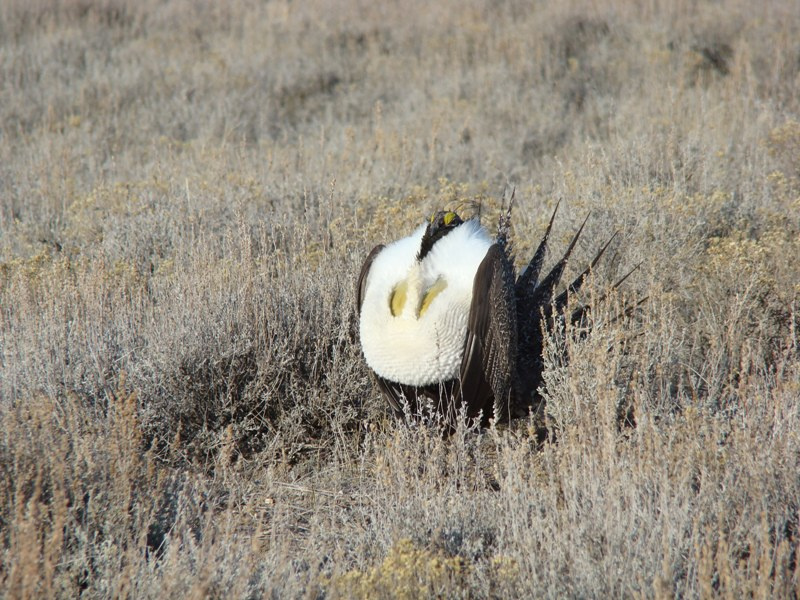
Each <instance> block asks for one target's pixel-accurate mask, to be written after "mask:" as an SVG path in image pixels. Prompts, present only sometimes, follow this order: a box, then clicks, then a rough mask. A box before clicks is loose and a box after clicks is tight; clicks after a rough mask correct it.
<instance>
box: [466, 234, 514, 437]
mask: <svg viewBox="0 0 800 600" xmlns="http://www.w3.org/2000/svg"><path fill="white" fill-rule="evenodd" d="M514 302H515V301H514V274H513V270H512V267H511V263H510V261H509V260H508V257H507V256H506V254H505V251H504V250H503V248H502V247H501V246H500V245H498V244H493V245H492V246H491V247H490V248H489V251H488V252H487V253H486V256H485V257H484V259H483V261H482V262H481V264H480V266H479V267H478V271H477V272H476V273H475V279H474V283H473V286H472V305H471V307H470V312H469V321H468V324H467V339H466V341H465V344H464V356H463V358H462V361H461V391H460V392H461V394H460V399H461V401H463V402H464V403H465V405H466V411H467V416H469V417H470V418H476V417H478V416H479V415H480V414H481V411H483V417H482V419H481V420H482V422H483V423H486V422H488V420H489V419H490V418H492V417H494V418H495V419H497V420H504V419H507V417H508V415H507V413H508V400H509V393H510V392H511V387H512V379H513V373H514V371H515V369H516V353H517V326H516V316H517V315H516V308H515V303H514Z"/></svg>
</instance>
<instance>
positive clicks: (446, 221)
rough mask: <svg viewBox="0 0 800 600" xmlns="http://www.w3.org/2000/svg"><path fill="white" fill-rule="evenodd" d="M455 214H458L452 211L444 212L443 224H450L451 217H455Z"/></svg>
mask: <svg viewBox="0 0 800 600" xmlns="http://www.w3.org/2000/svg"><path fill="white" fill-rule="evenodd" d="M457 216H458V215H457V214H456V213H454V212H453V211H449V212H446V213H445V214H444V226H445V227H447V226H448V225H450V223H452V222H453V219H455V218H456V217H457Z"/></svg>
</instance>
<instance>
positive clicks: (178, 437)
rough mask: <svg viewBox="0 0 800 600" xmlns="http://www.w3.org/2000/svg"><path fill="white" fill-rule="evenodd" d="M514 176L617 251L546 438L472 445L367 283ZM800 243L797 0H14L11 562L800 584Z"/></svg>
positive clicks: (15, 589)
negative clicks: (434, 218) (446, 208)
mask: <svg viewBox="0 0 800 600" xmlns="http://www.w3.org/2000/svg"><path fill="white" fill-rule="evenodd" d="M510 186H515V187H516V190H517V198H518V203H517V206H516V208H515V215H514V218H515V222H514V232H513V233H514V239H515V248H516V250H517V252H518V255H519V256H520V257H525V256H527V255H529V254H530V250H531V246H532V245H533V244H534V243H536V242H537V241H538V236H539V235H540V234H541V232H542V230H543V227H544V224H545V222H546V219H547V218H548V217H549V215H550V213H551V212H552V208H553V206H554V204H555V202H556V201H557V200H559V199H560V200H561V202H562V204H561V209H560V213H559V219H557V222H556V224H555V229H554V237H555V239H556V242H557V243H558V244H562V243H563V242H565V241H566V240H567V239H568V237H569V236H570V235H571V233H572V232H574V230H575V229H576V226H577V225H578V223H579V222H580V221H581V220H582V219H583V218H584V217H585V215H586V214H587V212H589V211H591V218H590V219H589V222H588V224H587V228H586V230H585V232H584V235H583V238H582V241H581V243H580V244H579V246H578V247H577V248H576V252H575V261H576V263H575V264H579V263H585V261H586V260H587V259H588V258H589V257H590V256H591V255H592V252H593V251H594V250H595V249H596V248H597V246H598V242H599V241H600V240H605V239H607V238H608V237H609V235H610V234H611V233H612V232H613V231H615V230H619V232H620V233H619V236H618V240H619V242H618V243H617V244H616V245H615V246H614V247H613V248H612V250H611V251H610V254H609V256H608V257H607V259H605V260H604V261H603V263H602V264H601V265H599V266H598V269H597V270H596V271H595V273H594V274H593V278H592V281H591V285H590V286H589V289H588V290H587V292H586V293H587V299H589V300H592V301H593V302H594V304H595V305H596V310H595V311H594V312H593V314H592V317H591V318H592V320H593V327H594V331H593V334H592V335H591V336H589V337H588V338H586V339H584V336H583V335H582V332H581V331H572V330H567V331H564V332H560V333H559V334H558V335H554V336H553V338H552V339H551V340H550V344H549V347H548V352H547V353H546V356H545V358H546V361H547V365H548V370H547V384H548V387H547V392H546V398H547V415H546V418H547V422H548V426H549V431H550V432H551V436H550V438H549V440H548V441H547V442H545V443H544V444H543V445H540V444H537V442H536V439H535V436H533V435H532V429H533V427H532V425H531V424H526V423H522V424H521V425H520V426H518V427H514V428H511V429H504V430H494V429H492V430H488V431H464V430H462V431H459V432H457V433H456V434H455V435H454V436H452V437H451V438H450V439H448V440H446V441H443V440H442V439H441V437H440V436H438V435H437V434H436V432H435V431H432V430H428V429H426V428H425V427H415V428H407V427H404V426H401V425H400V424H398V423H396V422H395V421H394V420H393V419H392V418H390V417H389V416H388V411H387V408H386V406H384V403H383V401H382V400H381V398H380V396H379V394H378V392H377V390H376V389H375V388H374V387H373V385H372V383H371V381H370V378H369V376H368V373H367V370H366V367H365V365H364V363H363V360H362V358H361V355H360V351H359V348H358V345H357V341H356V338H355V332H354V322H355V321H354V307H353V286H354V281H355V278H356V274H357V272H358V269H359V267H360V263H361V261H362V260H363V258H364V256H365V254H366V251H367V250H368V249H369V248H371V247H372V245H374V244H375V243H376V242H378V241H384V240H387V239H392V238H394V237H397V236H398V235H400V234H403V233H405V232H407V231H409V230H410V228H411V227H412V226H413V225H414V224H415V223H417V222H419V221H420V220H421V219H423V218H424V217H425V216H426V215H428V214H430V212H431V211H432V210H433V209H434V208H437V207H439V206H441V205H443V204H448V203H449V204H451V205H452V204H453V203H458V202H462V201H476V202H480V203H481V204H482V206H483V210H484V218H485V219H487V223H488V222H489V221H488V219H489V218H490V216H491V219H492V221H493V220H494V216H495V215H496V214H497V212H496V211H497V207H498V206H499V203H500V197H501V196H502V194H503V190H504V189H505V188H506V187H510ZM798 256H800V15H799V14H798V13H797V7H796V3H795V2H794V1H793V0H775V1H774V2H768V3H763V4H759V5H754V4H753V3H749V2H742V1H740V0H723V1H722V2H716V3H705V2H661V1H653V2H646V3H639V4H637V5H634V4H633V3H611V2H582V1H579V0H574V1H571V2H563V3H550V2H535V1H533V2H521V1H516V0H512V1H510V2H483V1H478V0H476V1H471V2H466V3H465V2H438V3H432V4H430V3H424V2H419V3H417V2H411V3H409V2H403V3H387V2H373V3H355V2H353V3H342V2H325V1H323V0H320V1H312V2H305V3H299V4H298V3H296V2H283V1H281V0H276V1H274V2H258V1H256V0H235V1H231V2H226V3H214V2H192V1H190V0H168V1H166V2H163V1H157V0H144V1H142V2H138V3H131V2H125V1H123V0H67V1H64V2H53V1H50V0H8V1H4V2H3V3H2V5H0V589H2V592H3V593H4V595H6V596H8V597H47V596H62V597H73V596H76V595H77V594H78V593H80V592H83V593H85V594H86V595H87V596H89V597H136V598H141V597H185V596H193V597H206V596H217V597H221V596H225V597H260V596H266V595H270V594H271V595H273V596H275V597H295V596H301V597H318V596H326V597H365V598H371V597H380V596H385V595H395V596H397V597H406V598H417V597H419V598H423V597H425V598H427V597H432V596H439V597H448V598H451V597H531V596H533V597H565V596H573V597H622V596H625V597H629V596H634V595H641V596H645V597H670V596H682V597H697V596H709V595H713V594H720V595H726V596H730V597H743V596H756V597H764V596H775V597H797V596H798V595H800V566H798V556H797V552H798V545H800V541H799V540H800V531H799V530H800V513H799V512H798V511H799V510H800V508H799V507H798V501H800V476H798V473H800V433H799V432H800V357H799V356H798V352H800V344H799V343H798V330H797V327H798V307H799V306H800V304H799V301H800V260H798ZM638 263H641V267H640V268H639V270H637V272H636V273H635V274H634V275H633V276H632V277H631V278H630V279H629V280H628V281H626V283H625V285H624V286H622V288H621V290H620V291H619V293H612V294H608V295H607V296H604V294H605V292H606V291H607V290H608V288H609V286H610V284H611V283H612V282H613V281H615V279H616V278H618V277H619V276H620V275H621V274H622V273H625V272H627V271H628V270H629V269H630V268H631V267H632V266H633V265H635V264H638ZM573 272H574V271H573ZM645 296H647V297H648V298H649V300H648V302H646V303H645V304H643V305H641V308H640V309H639V311H638V312H637V313H636V314H635V315H634V316H633V318H631V319H628V320H621V319H617V318H616V317H617V316H618V315H619V314H620V311H621V310H622V307H623V306H625V305H627V304H630V303H631V302H636V301H638V300H639V299H641V298H642V297H645ZM564 351H566V353H567V355H568V356H569V365H568V367H567V366H565V365H564V364H563V361H562V357H563V356H564V354H563V352H564Z"/></svg>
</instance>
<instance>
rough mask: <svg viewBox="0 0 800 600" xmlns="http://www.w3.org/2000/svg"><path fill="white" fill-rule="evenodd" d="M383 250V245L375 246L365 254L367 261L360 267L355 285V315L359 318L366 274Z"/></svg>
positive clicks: (365, 284)
mask: <svg viewBox="0 0 800 600" xmlns="http://www.w3.org/2000/svg"><path fill="white" fill-rule="evenodd" d="M383 248H384V246H383V244H378V245H377V246H375V247H374V248H373V249H372V251H371V252H370V253H369V254H367V259H366V260H365V261H364V264H363V265H361V273H359V275H358V283H357V284H356V314H357V315H358V316H359V317H360V316H361V304H362V303H363V302H364V289H365V288H366V287H367V274H368V273H369V270H370V268H371V267H372V263H373V261H374V260H375V257H376V256H378V252H380V251H381V250H383Z"/></svg>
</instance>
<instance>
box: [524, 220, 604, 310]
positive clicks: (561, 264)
mask: <svg viewBox="0 0 800 600" xmlns="http://www.w3.org/2000/svg"><path fill="white" fill-rule="evenodd" d="M588 220H589V215H586V218H585V219H584V220H583V223H581V227H580V229H578V231H577V233H576V234H575V236H574V237H573V238H572V241H571V242H570V244H569V247H568V248H567V251H566V252H565V253H564V256H563V257H562V259H561V260H560V261H558V263H556V266H554V267H553V268H552V270H551V271H550V273H548V274H547V277H545V278H544V279H543V280H542V282H541V283H540V284H539V285H537V286H536V289H535V290H534V292H533V294H532V295H531V299H530V302H529V304H528V306H529V307H530V308H531V309H535V307H538V306H545V305H549V304H550V299H551V298H552V297H553V290H554V289H555V287H556V286H557V285H558V282H559V281H561V275H562V274H563V273H564V268H565V267H566V266H567V261H568V260H569V257H570V254H572V250H573V249H574V248H575V244H577V243H578V238H579V237H580V235H581V232H582V231H583V228H584V226H585V225H586V221H588Z"/></svg>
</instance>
